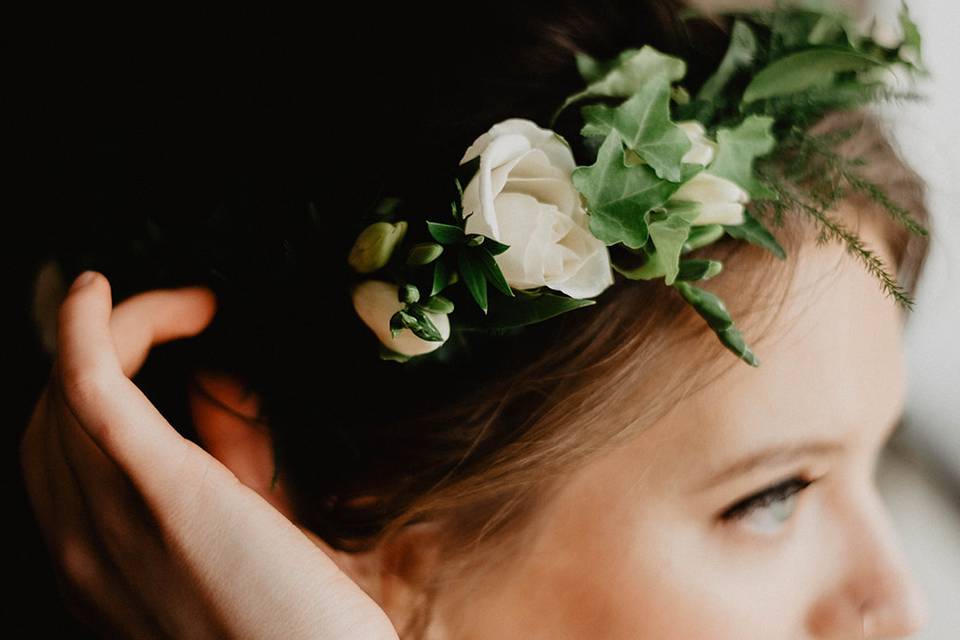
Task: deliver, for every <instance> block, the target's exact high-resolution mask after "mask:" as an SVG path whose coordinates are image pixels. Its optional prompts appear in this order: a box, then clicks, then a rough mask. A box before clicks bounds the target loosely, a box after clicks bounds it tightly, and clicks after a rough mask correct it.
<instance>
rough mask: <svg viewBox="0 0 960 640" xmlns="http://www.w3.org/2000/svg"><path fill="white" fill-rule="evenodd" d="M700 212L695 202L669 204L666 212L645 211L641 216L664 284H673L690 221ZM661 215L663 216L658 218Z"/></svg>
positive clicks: (653, 258)
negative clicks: (653, 248)
mask: <svg viewBox="0 0 960 640" xmlns="http://www.w3.org/2000/svg"><path fill="white" fill-rule="evenodd" d="M698 215H700V207H699V205H697V204H694V203H682V204H681V203H671V205H670V207H669V208H668V209H667V210H666V212H661V211H648V212H647V213H646V214H645V215H644V219H645V220H646V222H647V229H649V231H650V238H651V239H652V240H653V245H654V247H656V251H655V252H654V253H653V255H651V256H650V260H655V261H656V262H657V263H658V265H659V270H660V271H662V272H663V274H664V281H665V282H666V284H668V285H670V284H673V281H674V280H676V278H677V274H678V272H679V270H680V252H681V250H682V249H683V244H684V243H685V242H686V241H687V236H688V235H689V233H690V224H691V223H692V222H693V221H694V220H696V219H697V216H698ZM661 216H664V217H662V218H661Z"/></svg>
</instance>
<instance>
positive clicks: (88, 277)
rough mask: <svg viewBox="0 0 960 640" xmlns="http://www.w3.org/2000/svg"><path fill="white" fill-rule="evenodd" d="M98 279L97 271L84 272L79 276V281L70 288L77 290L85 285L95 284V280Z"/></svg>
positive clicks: (74, 282)
mask: <svg viewBox="0 0 960 640" xmlns="http://www.w3.org/2000/svg"><path fill="white" fill-rule="evenodd" d="M96 277H97V272H96V271H90V270H87V271H84V272H83V273H81V274H80V275H79V276H77V279H76V280H74V281H73V284H72V285H71V286H70V288H71V289H75V288H77V287H83V286H85V285H88V284H90V283H91V282H93V279H94V278H96Z"/></svg>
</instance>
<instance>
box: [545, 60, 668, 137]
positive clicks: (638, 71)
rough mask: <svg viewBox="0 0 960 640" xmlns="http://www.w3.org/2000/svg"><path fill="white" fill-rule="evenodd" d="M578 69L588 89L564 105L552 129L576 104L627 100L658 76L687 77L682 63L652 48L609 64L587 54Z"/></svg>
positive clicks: (566, 101) (564, 102)
mask: <svg viewBox="0 0 960 640" xmlns="http://www.w3.org/2000/svg"><path fill="white" fill-rule="evenodd" d="M577 68H578V69H579V70H580V73H581V75H583V76H584V80H585V81H587V82H589V84H588V86H587V87H586V88H585V89H583V90H582V91H579V92H577V93H575V94H573V95H571V96H569V97H567V99H566V100H564V101H563V104H561V105H560V107H559V108H558V109H557V110H556V111H555V112H554V113H553V116H552V117H551V118H550V126H553V123H554V122H555V121H556V119H557V117H558V116H559V115H560V113H561V112H562V111H563V110H564V109H566V108H567V107H569V106H570V105H571V104H573V103H574V102H577V101H578V100H582V99H584V98H591V97H600V96H607V97H623V98H625V97H627V96H630V95H632V94H634V93H635V92H637V91H639V90H640V89H642V88H643V86H644V85H645V84H646V83H647V82H649V81H650V79H651V78H653V77H654V76H656V75H659V74H663V75H665V76H667V78H669V79H670V80H671V81H673V82H676V81H677V80H680V79H681V78H683V76H684V75H686V73H687V63H686V62H684V61H683V60H682V59H680V58H677V57H674V56H669V55H666V54H664V53H661V52H660V51H657V50H656V49H654V48H653V47H651V46H649V45H645V46H643V47H642V48H640V49H625V50H624V51H621V52H620V54H619V55H618V56H617V57H616V58H615V59H614V60H613V61H612V62H608V63H599V62H596V61H595V60H594V59H593V58H590V57H589V56H587V55H585V54H583V55H581V56H578V59H577Z"/></svg>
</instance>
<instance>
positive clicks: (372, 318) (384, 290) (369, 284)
mask: <svg viewBox="0 0 960 640" xmlns="http://www.w3.org/2000/svg"><path fill="white" fill-rule="evenodd" d="M352 297H353V308H354V310H355V311H356V312H357V315H358V316H360V319H361V320H363V322H364V323H365V324H366V325H367V326H368V327H370V330H371V331H373V333H374V334H375V335H376V336H377V338H378V339H379V340H380V342H381V343H383V345H384V346H386V347H387V348H389V349H392V350H393V351H396V352H397V353H400V354H403V355H406V356H418V355H421V354H424V353H429V352H431V351H433V350H434V349H438V348H440V347H441V346H443V344H444V342H446V340H447V338H449V337H450V318H449V317H447V314H445V313H432V312H429V311H427V312H426V315H427V317H428V318H430V320H431V321H432V322H433V324H434V326H436V327H437V330H438V331H439V332H440V335H441V336H442V337H443V341H442V342H435V341H431V340H424V339H423V338H421V337H420V336H418V335H416V334H415V333H414V332H413V331H411V330H410V329H409V328H407V327H404V328H403V330H402V331H400V333H399V334H397V337H396V338H394V337H393V335H392V334H391V333H390V318H391V317H393V314H395V313H396V312H397V311H399V310H400V309H402V308H404V304H403V303H402V302H400V288H399V287H398V286H397V285H395V284H393V283H391V282H385V281H383V280H365V281H363V282H361V283H360V284H358V285H356V286H355V287H354V289H353V293H352Z"/></svg>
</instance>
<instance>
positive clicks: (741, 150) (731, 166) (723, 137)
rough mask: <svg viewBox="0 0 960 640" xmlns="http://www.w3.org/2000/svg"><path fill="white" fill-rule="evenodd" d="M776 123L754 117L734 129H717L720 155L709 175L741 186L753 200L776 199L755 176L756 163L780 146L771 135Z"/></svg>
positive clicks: (765, 117)
mask: <svg viewBox="0 0 960 640" xmlns="http://www.w3.org/2000/svg"><path fill="white" fill-rule="evenodd" d="M773 122H774V120H773V118H771V117H770V116H758V115H752V116H748V117H747V118H745V119H744V121H743V122H741V123H740V125H739V126H737V127H736V128H735V129H728V128H722V129H718V130H717V155H716V157H715V158H714V159H713V162H711V163H710V166H709V167H708V171H710V173H712V174H713V175H715V176H719V177H721V178H726V179H727V180H730V181H731V182H733V183H736V184H738V185H740V187H742V188H743V189H744V190H745V191H746V192H747V193H749V194H750V197H751V198H754V199H774V198H776V194H775V193H774V192H773V191H772V190H771V189H769V188H768V187H765V186H764V185H763V184H762V183H761V182H760V181H759V180H757V178H756V176H755V175H754V173H753V161H754V159H755V158H758V157H760V156H764V155H766V154H768V153H770V152H771V151H773V148H774V146H775V145H776V143H777V141H776V139H775V138H774V137H773V134H772V133H771V128H772V127H773Z"/></svg>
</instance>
